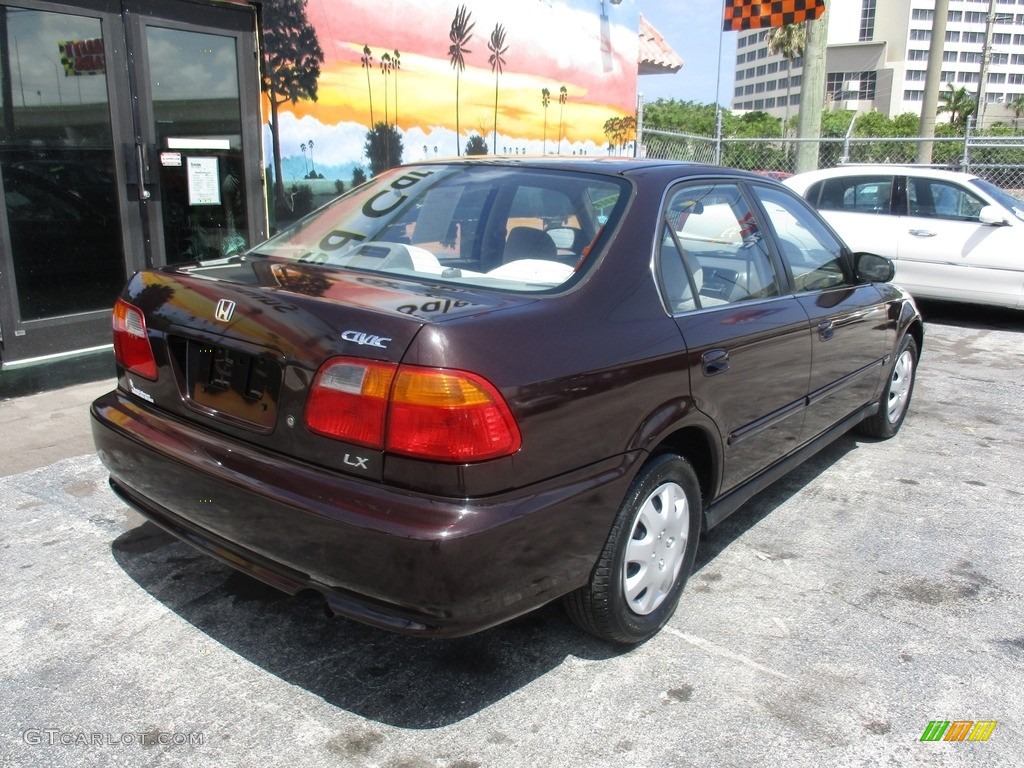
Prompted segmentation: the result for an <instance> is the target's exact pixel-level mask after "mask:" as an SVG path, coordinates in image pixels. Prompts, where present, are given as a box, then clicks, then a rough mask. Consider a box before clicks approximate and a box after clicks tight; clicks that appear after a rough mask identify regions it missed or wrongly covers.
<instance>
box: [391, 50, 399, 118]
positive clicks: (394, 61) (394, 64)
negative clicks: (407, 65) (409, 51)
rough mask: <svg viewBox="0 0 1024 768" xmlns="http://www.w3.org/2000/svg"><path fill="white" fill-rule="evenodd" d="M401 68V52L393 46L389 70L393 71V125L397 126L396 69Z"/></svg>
mask: <svg viewBox="0 0 1024 768" xmlns="http://www.w3.org/2000/svg"><path fill="white" fill-rule="evenodd" d="M401 68H402V54H400V53H399V52H398V49H397V48H395V50H393V51H392V52H391V71H392V72H394V73H395V127H396V128H397V127H398V70H400V69H401Z"/></svg>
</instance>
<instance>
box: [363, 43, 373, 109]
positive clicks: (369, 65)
mask: <svg viewBox="0 0 1024 768" xmlns="http://www.w3.org/2000/svg"><path fill="white" fill-rule="evenodd" d="M360 61H361V62H362V66H363V69H365V70H366V92H367V96H369V97H370V128H373V126H374V122H373V88H371V87H370V70H371V69H373V54H372V53H371V52H370V46H368V45H364V46H363V57H362V58H361V59H360Z"/></svg>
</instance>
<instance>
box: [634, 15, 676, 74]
mask: <svg viewBox="0 0 1024 768" xmlns="http://www.w3.org/2000/svg"><path fill="white" fill-rule="evenodd" d="M638 65H639V70H638V71H639V74H641V75H665V74H671V73H673V72H678V71H679V70H680V69H682V68H683V60H682V59H681V58H679V54H677V53H676V52H675V51H673V50H672V48H671V47H670V46H669V44H668V43H666V42H665V38H664V37H662V36H661V32H659V31H658V30H656V29H655V28H654V27H653V26H652V25H651V22H649V21H648V20H647V19H645V18H644V17H643V15H641V16H640V55H639V61H638Z"/></svg>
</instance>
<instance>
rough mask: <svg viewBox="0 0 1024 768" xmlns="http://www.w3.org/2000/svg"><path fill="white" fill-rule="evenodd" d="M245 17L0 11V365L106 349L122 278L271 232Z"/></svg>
mask: <svg viewBox="0 0 1024 768" xmlns="http://www.w3.org/2000/svg"><path fill="white" fill-rule="evenodd" d="M4 1H5V0H0V3H4ZM254 24H255V20H254V14H253V11H252V9H251V8H249V7H246V6H244V5H239V6H230V5H225V4H223V3H220V4H211V3H207V2H202V1H195V2H194V1H193V0H120V1H117V0H79V1H78V2H75V3H73V4H70V3H69V4H58V3H49V2H47V3H41V2H35V1H34V0H24V1H23V2H19V3H18V4H17V5H11V4H0V114H2V119H0V196H2V205H0V362H2V363H3V364H4V365H5V366H7V365H10V364H12V363H17V362H18V361H23V360H26V359H37V358H46V357H48V356H52V355H60V354H63V353H67V352H72V351H75V350H81V349H87V348H92V347H100V346H104V345H106V344H108V343H109V341H110V330H109V317H110V308H111V307H112V306H113V302H114V299H115V298H116V296H117V295H118V293H119V292H120V290H121V287H122V286H123V284H124V281H125V279H126V277H127V276H128V275H130V274H131V273H132V272H134V271H136V270H138V269H141V268H143V267H146V266H160V265H163V264H171V263H177V262H181V261H187V260H192V259H199V258H215V257H217V256H223V255H231V254H232V253H236V252H238V251H240V250H242V249H243V248H245V247H247V246H248V245H250V244H251V243H252V242H254V241H255V240H258V239H261V238H262V237H264V236H265V235H266V223H265V220H266V216H265V212H264V209H263V207H262V201H263V195H262V181H261V172H262V168H261V165H262V163H261V161H260V149H259V124H260V121H259V101H258V98H259V90H258V88H259V82H258V77H257V72H256V64H255V61H256V57H255V34H254Z"/></svg>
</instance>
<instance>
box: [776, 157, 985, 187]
mask: <svg viewBox="0 0 1024 768" xmlns="http://www.w3.org/2000/svg"><path fill="white" fill-rule="evenodd" d="M864 174H894V175H900V176H902V175H909V174H913V175H914V176H925V177H928V178H933V179H949V180H955V181H961V182H965V181H970V180H971V179H975V178H978V177H977V176H975V175H974V174H973V173H963V172H962V171H952V170H950V169H948V168H933V167H931V166H927V165H892V164H889V163H864V164H860V165H838V166H836V167H834V168H819V169H818V170H816V171H806V172H804V173H798V174H796V175H795V176H791V177H789V178H788V179H786V180H785V181H783V182H782V183H783V184H785V185H786V186H789V187H792V188H793V189H796V190H799V191H801V192H802V191H804V190H806V189H807V188H808V187H809V186H810V185H811V184H813V183H814V182H816V181H819V180H821V179H832V178H840V177H844V176H860V175H864Z"/></svg>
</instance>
